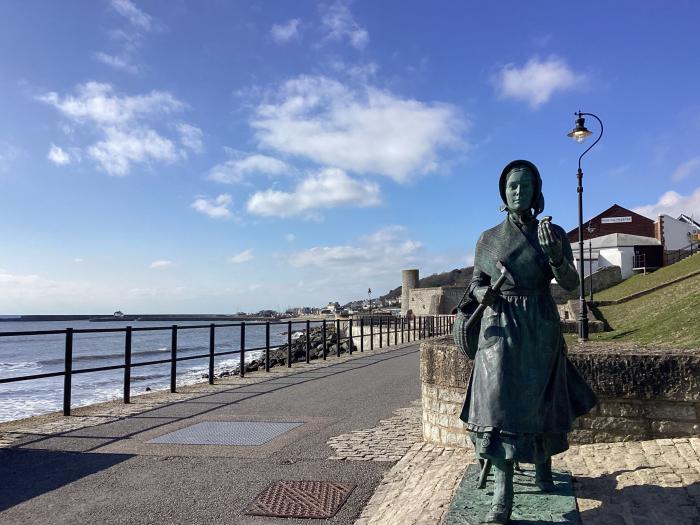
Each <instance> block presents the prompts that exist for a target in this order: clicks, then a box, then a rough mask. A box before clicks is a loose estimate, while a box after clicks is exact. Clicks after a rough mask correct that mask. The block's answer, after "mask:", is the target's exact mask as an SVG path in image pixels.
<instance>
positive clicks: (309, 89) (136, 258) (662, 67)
mask: <svg viewBox="0 0 700 525" xmlns="http://www.w3.org/2000/svg"><path fill="white" fill-rule="evenodd" d="M698 19H700V7H698V5H697V3H696V2H691V1H678V2H673V3H663V2H652V1H635V2H631V1H620V2H614V3H611V2H602V1H590V2H585V3H577V4H571V3H565V2H527V3H525V2H515V1H513V2H498V3H496V2H490V3H486V2H446V1H445V2H432V3H427V2H417V1H415V2H413V1H405V0H401V1H398V0H396V1H389V0H384V1H382V2H372V1H360V0H356V1H355V2H347V1H329V2H311V1H296V2H287V1H266V2H254V1H237V2H226V1H213V0H212V1H208V2H193V1H192V2H190V1H171V2H158V1H137V0H102V1H80V2H78V1H74V2H49V1H46V2H35V3H33V4H32V5H31V6H29V5H28V4H27V3H26V2H20V1H6V2H2V4H1V5H0V71H1V72H2V74H1V75H0V115H2V118H0V188H1V189H2V190H1V191H0V214H1V217H2V219H1V220H0V233H1V236H2V239H3V243H2V250H1V251H0V313H4V314H14V313H25V314H28V313H80V312H111V311H113V310H116V309H121V310H123V311H125V312H129V313H137V312H144V313H146V312H232V311H238V310H247V311H253V310H257V309H261V308H275V309H278V308H286V307H288V306H296V305H322V304H325V303H326V302H327V301H329V300H338V301H340V302H345V301H348V300H350V299H357V298H362V297H365V296H366V290H367V288H368V287H371V288H372V290H373V291H374V292H375V295H377V294H381V293H385V292H386V291H388V290H389V289H390V288H393V287H395V286H397V285H398V284H400V270H401V269H402V268H409V267H416V268H419V269H420V271H421V274H422V275H423V276H426V275H428V274H430V273H433V272H436V271H446V270H451V269H453V268H457V267H462V266H464V265H466V264H468V263H470V261H471V255H472V252H473V249H474V244H475V242H476V239H477V238H478V235H479V233H480V232H481V231H483V230H484V229H486V228H488V227H490V226H492V225H494V224H496V223H497V222H499V221H500V220H502V214H501V213H500V212H499V210H498V208H499V205H500V199H499V196H498V190H497V180H498V175H499V174H500V171H501V169H502V167H503V166H504V165H505V164H506V163H507V162H509V161H510V160H512V159H515V158H527V159H530V160H532V161H533V162H535V164H537V166H538V167H539V168H540V171H541V173H542V176H543V179H544V193H545V198H546V201H547V206H546V209H545V213H546V214H548V215H552V216H553V217H554V221H555V222H556V223H558V224H561V225H562V226H563V227H564V228H566V229H567V230H568V229H570V228H572V227H574V226H575V221H576V217H577V215H576V213H577V212H576V178H575V172H576V161H577V157H578V155H579V154H580V153H581V152H582V151H583V146H582V145H579V144H576V143H574V142H573V141H571V140H570V139H568V138H567V137H566V136H565V134H566V133H567V132H568V131H569V130H570V129H571V128H572V127H573V124H574V116H573V113H574V111H576V110H578V109H579V108H580V109H581V110H582V111H587V112H592V113H596V114H598V115H599V116H600V117H601V118H602V119H603V121H604V123H605V135H604V137H603V139H602V141H601V142H600V143H599V144H598V146H596V148H595V149H593V150H592V151H591V152H590V153H589V154H588V155H587V156H586V157H585V158H584V164H583V167H584V172H585V179H584V185H585V193H584V199H585V213H584V214H585V216H587V217H591V216H593V215H596V214H597V213H599V212H600V211H602V210H604V209H605V208H607V207H608V206H610V205H612V204H613V203H618V204H620V205H622V206H625V207H629V208H633V209H635V210H637V211H639V212H641V213H644V214H646V215H648V216H650V217H652V218H654V217H655V216H656V215H658V214H659V213H670V214H672V215H676V216H677V215H678V214H680V213H686V214H692V213H694V214H695V216H696V217H697V216H698V215H700V146H699V145H700V95H699V94H698V93H699V92H698V88H697V86H698V84H699V83H700V69H698V67H697V65H698V59H697V57H698V56H700V33H698V31H697V20H698ZM587 124H588V125H589V127H590V129H591V130H593V131H595V132H597V124H596V123H595V122H594V121H592V120H590V119H589V121H587Z"/></svg>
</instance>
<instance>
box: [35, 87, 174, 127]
mask: <svg viewBox="0 0 700 525" xmlns="http://www.w3.org/2000/svg"><path fill="white" fill-rule="evenodd" d="M77 91H78V95H77V96H72V95H66V96H65V97H63V98H61V97H60V96H59V95H58V93H56V92H54V91H51V92H49V93H46V94H45V95H41V96H40V97H38V99H39V100H40V101H42V102H45V103H47V104H50V105H52V106H54V107H55V108H56V109H58V110H59V111H60V112H61V113H63V114H64V115H65V116H67V117H69V118H71V119H73V120H75V121H78V122H84V121H90V122H93V123H95V124H98V125H117V124H127V123H129V122H133V121H135V120H138V119H141V118H144V117H149V116H153V115H160V114H169V113H173V112H175V111H179V110H181V109H182V108H183V107H184V104H183V103H182V102H180V101H179V100H177V99H176V98H175V97H173V96H172V95H171V94H170V93H167V92H164V91H157V90H153V91H151V92H150V93H148V94H145V95H134V96H129V95H124V96H119V95H117V94H115V93H114V88H113V87H112V86H111V85H110V84H106V83H102V82H87V83H85V84H81V85H79V86H78V90H77Z"/></svg>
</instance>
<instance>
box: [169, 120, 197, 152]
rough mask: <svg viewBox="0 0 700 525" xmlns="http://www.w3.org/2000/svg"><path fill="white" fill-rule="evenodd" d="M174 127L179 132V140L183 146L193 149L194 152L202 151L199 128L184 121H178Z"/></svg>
mask: <svg viewBox="0 0 700 525" xmlns="http://www.w3.org/2000/svg"><path fill="white" fill-rule="evenodd" d="M176 128H177V131H178V133H179V134H180V142H181V143H182V145H183V146H185V147H186V148H187V149H190V150H192V151H194V152H195V153H201V152H202V151H204V146H203V144H202V130H201V129H199V128H198V127H196V126H192V125H191V124H186V123H184V122H181V123H179V124H178V125H177V126H176Z"/></svg>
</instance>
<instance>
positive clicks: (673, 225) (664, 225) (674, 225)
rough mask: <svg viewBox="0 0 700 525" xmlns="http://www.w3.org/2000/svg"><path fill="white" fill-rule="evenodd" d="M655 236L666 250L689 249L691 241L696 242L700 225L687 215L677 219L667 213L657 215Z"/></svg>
mask: <svg viewBox="0 0 700 525" xmlns="http://www.w3.org/2000/svg"><path fill="white" fill-rule="evenodd" d="M657 225H658V226H657V228H658V229H657V232H658V233H657V236H660V237H661V243H662V244H663V245H664V249H666V250H669V251H671V250H683V249H689V246H690V243H691V242H697V239H698V232H700V225H699V224H698V223H697V222H696V221H694V220H693V219H692V218H691V217H688V216H687V215H681V216H680V217H678V218H677V219H674V218H673V217H671V216H669V215H659V220H658V221H657Z"/></svg>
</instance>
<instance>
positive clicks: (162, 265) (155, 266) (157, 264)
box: [149, 260, 174, 269]
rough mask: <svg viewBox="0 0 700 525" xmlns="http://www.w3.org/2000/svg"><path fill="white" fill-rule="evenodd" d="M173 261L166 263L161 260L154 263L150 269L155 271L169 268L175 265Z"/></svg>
mask: <svg viewBox="0 0 700 525" xmlns="http://www.w3.org/2000/svg"><path fill="white" fill-rule="evenodd" d="M173 264H174V263H173V261H166V260H159V261H153V262H152V263H151V265H150V266H149V268H153V269H158V268H169V267H171V266H172V265H173Z"/></svg>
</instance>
